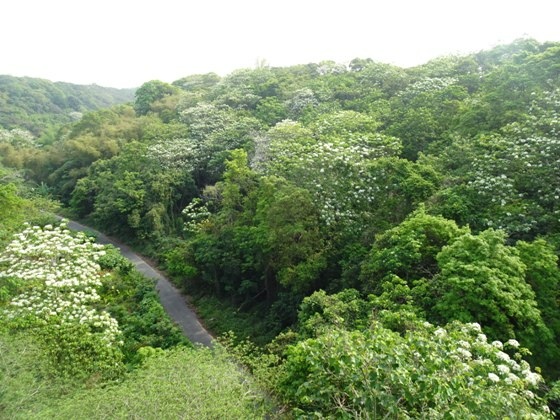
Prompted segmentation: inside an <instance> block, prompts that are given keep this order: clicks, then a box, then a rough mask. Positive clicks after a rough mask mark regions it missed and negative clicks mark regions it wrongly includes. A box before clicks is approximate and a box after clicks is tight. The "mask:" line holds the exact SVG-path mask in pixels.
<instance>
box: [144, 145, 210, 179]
mask: <svg viewBox="0 0 560 420" xmlns="http://www.w3.org/2000/svg"><path fill="white" fill-rule="evenodd" d="M199 149H200V148H199V146H197V144H196V143H195V142H193V141H190V140H188V139H172V140H166V141H161V142H157V143H155V144H152V145H150V146H149V147H148V150H147V152H146V155H147V157H148V158H149V159H151V160H154V161H155V162H157V164H158V165H159V166H161V168H163V169H166V170H172V169H183V170H185V171H187V172H192V171H193V170H194V168H195V167H196V165H197V164H198V161H199V156H200V150H199Z"/></svg>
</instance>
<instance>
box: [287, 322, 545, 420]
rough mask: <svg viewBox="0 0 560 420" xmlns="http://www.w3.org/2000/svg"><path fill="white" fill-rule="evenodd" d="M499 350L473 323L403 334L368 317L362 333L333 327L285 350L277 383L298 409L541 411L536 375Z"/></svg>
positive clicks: (413, 413) (420, 413)
mask: <svg viewBox="0 0 560 420" xmlns="http://www.w3.org/2000/svg"><path fill="white" fill-rule="evenodd" d="M506 347H508V348H509V349H511V350H513V352H515V351H516V348H515V347H513V346H510V345H509V343H508V344H507V345H506ZM503 348H504V344H502V343H498V342H495V343H488V342H487V341H486V338H485V337H484V336H482V335H481V334H480V327H479V326H478V325H477V324H461V323H457V322H456V323H453V324H450V325H448V326H447V327H446V328H436V327H434V326H432V325H430V324H428V323H421V322H417V323H416V324H415V325H414V326H413V327H412V328H411V329H410V330H409V331H407V332H405V333H404V334H403V335H400V334H398V333H395V332H393V331H391V330H389V329H387V328H386V327H385V326H384V325H383V324H382V323H379V322H375V321H374V322H372V324H371V326H370V328H369V329H366V330H363V331H348V330H344V329H340V328H336V327H332V328H331V329H330V330H326V331H325V332H323V333H321V334H320V335H319V336H318V337H317V338H313V339H307V340H304V341H301V342H299V343H298V344H296V345H295V346H291V347H290V348H289V349H288V351H287V353H286V363H285V366H284V367H283V369H282V370H281V371H280V372H281V373H280V377H279V379H278V385H277V386H278V390H279V391H280V392H281V394H282V395H283V396H284V397H285V398H287V399H288V401H289V402H290V403H291V404H293V405H294V406H295V407H296V413H299V414H300V415H305V414H308V413H313V412H315V413H317V414H319V415H321V416H333V417H337V418H346V417H348V418H361V417H365V418H367V417H368V416H373V417H405V418H407V417H409V416H410V417H416V418H418V417H425V416H427V417H430V418H444V417H445V418H447V417H448V416H451V417H459V418H466V417H471V416H472V417H479V416H484V417H486V416H488V417H494V418H495V417H504V416H518V415H535V416H539V417H543V418H544V417H546V413H547V411H546V410H544V408H543V402H542V400H540V399H539V398H538V397H536V396H535V394H534V393H533V392H532V391H531V392H529V390H534V389H535V386H536V385H537V384H538V383H539V381H540V380H541V379H540V376H539V375H537V374H535V373H534V372H531V371H530V370H529V369H528V365H527V364H526V362H523V361H522V362H520V363H518V362H516V361H515V360H513V359H511V358H510V356H509V355H508V354H507V353H505V352H504V351H502V349H503Z"/></svg>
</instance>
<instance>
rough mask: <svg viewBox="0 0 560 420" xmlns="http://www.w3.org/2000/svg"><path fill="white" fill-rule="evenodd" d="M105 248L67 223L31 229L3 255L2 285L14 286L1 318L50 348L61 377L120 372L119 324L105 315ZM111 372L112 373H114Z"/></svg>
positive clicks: (15, 240) (49, 352)
mask: <svg viewBox="0 0 560 420" xmlns="http://www.w3.org/2000/svg"><path fill="white" fill-rule="evenodd" d="M104 253H105V251H104V250H103V245H98V244H95V243H93V240H92V239H90V238H87V237H86V236H85V234H83V233H79V234H76V235H73V234H71V233H70V231H69V230H68V229H67V227H66V225H65V224H64V223H62V224H61V225H60V226H56V227H53V226H52V225H46V226H45V227H43V228H41V227H38V226H28V227H27V228H26V229H25V230H24V231H22V232H21V233H18V234H16V235H15V237H14V240H13V241H12V242H11V243H10V244H8V246H7V247H6V249H5V250H4V251H3V252H2V253H1V254H0V282H1V283H4V284H6V283H9V284H11V285H12V287H11V289H12V291H13V293H12V295H13V296H12V297H11V298H10V299H9V302H7V304H5V305H4V306H5V308H4V310H3V313H2V318H4V319H5V321H6V322H7V325H8V326H10V327H12V328H15V329H16V330H24V331H30V332H31V333H33V334H36V336H37V337H38V338H39V339H40V340H41V341H42V342H44V343H45V352H46V353H47V354H48V355H49V356H50V362H51V364H52V367H53V369H54V370H56V371H57V373H61V374H67V375H71V376H76V375H79V374H80V373H81V374H88V375H90V374H93V373H100V374H102V375H105V374H110V375H112V374H113V373H117V372H118V371H119V369H120V361H121V358H122V353H121V352H120V350H119V346H120V344H121V342H120V336H121V332H120V330H119V326H118V323H117V321H116V320H115V319H114V318H113V317H112V316H111V315H110V314H108V313H107V312H105V311H103V310H101V309H100V308H99V306H100V299H101V298H100V295H99V294H98V289H99V288H100V287H101V286H102V282H103V277H104V275H103V273H102V271H101V268H100V266H99V264H98V263H97V260H98V259H99V258H100V257H101V256H103V255H104ZM111 371H112V373H111Z"/></svg>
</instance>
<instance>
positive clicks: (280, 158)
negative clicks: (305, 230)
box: [265, 122, 400, 225]
mask: <svg viewBox="0 0 560 420" xmlns="http://www.w3.org/2000/svg"><path fill="white" fill-rule="evenodd" d="M286 123H287V122H284V123H283V124H286ZM365 137H367V138H365ZM399 149H400V143H399V141H398V140H397V139H395V138H390V137H386V136H382V135H377V134H372V135H355V136H352V135H348V136H346V137H345V138H338V139H330V140H314V139H310V140H309V141H308V142H288V141H285V140H284V139H282V141H274V140H273V141H271V144H270V149H269V156H270V160H269V161H268V162H267V163H266V165H265V172H267V173H269V174H274V175H280V176H283V177H285V178H287V179H291V180H294V181H295V182H297V184H298V185H300V186H302V187H304V188H306V189H308V190H309V191H311V193H312V194H313V196H314V198H315V202H316V204H317V206H318V208H319V209H320V213H321V218H322V219H323V221H324V222H325V224H326V225H331V224H334V223H343V224H352V223H353V222H354V221H359V220H360V219H361V216H362V215H363V212H364V211H367V209H368V208H370V207H371V206H374V205H375V200H376V199H377V197H378V195H379V194H381V193H382V192H383V191H381V188H382V187H380V182H379V181H380V179H379V178H380V177H382V176H383V174H381V173H378V174H375V173H372V171H371V170H370V164H371V162H372V161H373V160H375V159H377V158H380V157H384V156H394V155H395V154H396V153H398V150H399ZM358 225H359V224H358Z"/></svg>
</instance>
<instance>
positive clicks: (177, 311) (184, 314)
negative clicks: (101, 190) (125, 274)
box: [68, 221, 214, 347]
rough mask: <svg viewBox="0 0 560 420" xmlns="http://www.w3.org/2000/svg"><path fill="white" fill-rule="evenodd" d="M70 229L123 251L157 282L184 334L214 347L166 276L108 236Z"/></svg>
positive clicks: (164, 302) (74, 224)
mask: <svg viewBox="0 0 560 420" xmlns="http://www.w3.org/2000/svg"><path fill="white" fill-rule="evenodd" d="M68 227H69V228H70V229H72V230H77V231H81V232H84V231H86V232H92V233H93V234H94V235H95V236H96V237H97V242H99V243H101V244H111V245H113V246H115V247H117V248H118V249H119V250H120V251H121V254H122V255H123V256H124V257H125V258H127V259H128V260H129V261H131V262H132V263H133V264H134V265H135V267H136V269H137V270H138V271H140V272H141V273H142V274H144V275H145V276H146V277H148V278H151V279H155V280H157V283H156V290H157V291H158V293H159V298H160V301H161V304H162V305H163V307H164V309H165V311H166V312H167V313H168V314H169V316H170V317H171V319H172V320H173V321H175V322H176V323H177V325H179V327H180V328H181V330H183V334H184V335H185V336H186V337H187V338H188V339H189V340H190V341H191V342H193V343H195V344H196V343H197V344H202V345H203V346H206V347H212V341H213V340H214V337H212V336H211V335H210V333H209V332H208V331H207V330H206V329H205V328H204V327H203V326H202V324H201V323H200V320H199V319H198V317H197V315H196V314H195V313H194V311H193V310H192V309H191V308H190V307H189V306H188V305H187V303H186V301H185V297H184V296H183V295H181V292H179V290H178V289H177V288H176V287H175V286H173V284H171V282H170V281H169V280H168V279H167V278H166V277H165V276H163V275H162V274H161V273H160V272H159V271H157V270H156V269H155V268H154V267H152V266H151V265H150V264H148V263H147V262H146V261H144V260H143V259H142V257H141V256H140V255H138V254H137V253H135V252H134V251H133V250H131V249H130V248H129V247H128V246H126V245H124V244H121V243H120V242H118V241H116V240H114V239H111V238H109V237H108V236H107V235H104V234H103V233H101V232H99V231H97V230H95V229H92V228H90V227H89V226H85V225H82V224H80V223H78V222H74V221H69V222H68Z"/></svg>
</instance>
